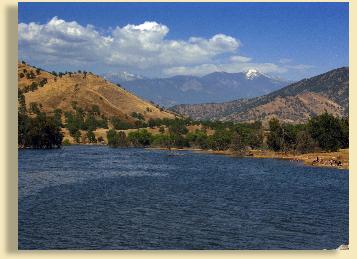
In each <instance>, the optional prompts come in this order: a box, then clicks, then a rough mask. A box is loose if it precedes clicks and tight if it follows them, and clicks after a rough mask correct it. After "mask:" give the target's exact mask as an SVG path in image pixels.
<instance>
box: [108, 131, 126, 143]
mask: <svg viewBox="0 0 357 259" xmlns="http://www.w3.org/2000/svg"><path fill="white" fill-rule="evenodd" d="M107 139H108V145H109V146H110V147H127V146H128V140H127V138H126V135H125V132H123V131H119V132H116V130H114V129H110V130H109V131H108V132H107Z"/></svg>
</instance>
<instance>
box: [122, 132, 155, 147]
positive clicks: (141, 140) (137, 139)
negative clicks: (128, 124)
mask: <svg viewBox="0 0 357 259" xmlns="http://www.w3.org/2000/svg"><path fill="white" fill-rule="evenodd" d="M151 136H152V135H151V133H149V132H148V131H147V130H146V129H139V130H137V131H132V132H130V133H129V134H128V140H129V141H130V142H131V143H132V145H133V146H136V147H138V146H144V147H145V146H149V145H150V144H151Z"/></svg>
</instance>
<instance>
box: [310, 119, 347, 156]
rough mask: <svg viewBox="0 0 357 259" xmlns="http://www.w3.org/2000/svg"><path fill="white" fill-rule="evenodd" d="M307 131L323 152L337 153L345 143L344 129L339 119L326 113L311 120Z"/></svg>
mask: <svg viewBox="0 0 357 259" xmlns="http://www.w3.org/2000/svg"><path fill="white" fill-rule="evenodd" d="M307 129H308V131H309V133H310V134H311V136H312V138H313V139H314V140H316V141H317V143H318V144H319V146H320V148H321V149H323V150H326V151H337V150H338V149H339V148H342V147H343V145H344V143H345V142H346V139H345V137H344V132H345V129H344V127H343V125H342V123H341V121H340V119H339V118H335V117H334V116H333V115H331V114H329V113H327V112H325V113H323V114H321V115H319V116H316V117H313V118H311V119H310V120H309V122H308V123H307Z"/></svg>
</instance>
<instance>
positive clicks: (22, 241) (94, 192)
mask: <svg viewBox="0 0 357 259" xmlns="http://www.w3.org/2000/svg"><path fill="white" fill-rule="evenodd" d="M348 175H349V172H348V171H347V170H337V169H328V168H315V167H308V166H304V165H302V164H301V163H298V162H290V161H284V160H275V159H254V158H233V157H228V156H221V155H212V154H202V153H194V152H191V151H180V152H176V153H172V152H169V151H164V150H148V149H136V148H127V149H112V148H109V147H106V146H69V147H64V148H62V149H53V150H19V183H18V184H19V187H18V188H19V189H18V191H19V200H18V205H19V212H18V213H19V220H18V223H19V230H18V235H19V237H18V240H19V249H334V248H337V247H338V246H339V245H341V244H345V243H348V234H349V233H348V222H349V221H348Z"/></svg>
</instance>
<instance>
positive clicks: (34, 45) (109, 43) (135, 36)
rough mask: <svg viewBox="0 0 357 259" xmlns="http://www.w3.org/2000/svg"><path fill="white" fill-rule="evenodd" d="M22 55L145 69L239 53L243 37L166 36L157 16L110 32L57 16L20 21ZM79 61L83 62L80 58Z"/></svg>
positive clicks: (167, 30) (199, 61) (164, 26)
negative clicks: (178, 38)
mask: <svg viewBox="0 0 357 259" xmlns="http://www.w3.org/2000/svg"><path fill="white" fill-rule="evenodd" d="M18 33H19V49H20V56H22V57H24V58H27V59H29V60H35V61H37V62H41V61H44V62H46V63H48V62H60V63H61V62H62V63H68V62H71V63H69V64H73V63H72V62H77V63H78V61H82V62H83V63H85V62H96V63H102V64H107V65H112V66H119V67H132V68H139V69H145V68H149V67H152V66H155V67H157V68H160V67H161V68H163V67H167V66H177V65H192V64H199V63H202V62H209V61H211V60H212V59H213V58H215V57H216V56H218V55H220V54H224V53H233V52H235V51H236V50H237V49H238V47H239V45H240V43H239V40H237V39H235V38H233V37H230V36H227V35H224V34H217V35H214V36H213V37H212V38H210V39H204V38H198V37H191V38H189V39H188V40H186V41H184V40H167V39H165V37H166V35H167V34H168V33H169V28H168V27H167V26H166V25H163V24H159V23H157V22H153V21H146V22H144V23H142V24H139V25H133V24H128V25H126V26H124V27H116V28H115V29H114V30H113V31H112V32H111V33H110V35H109V36H104V35H103V34H100V33H99V32H98V31H97V30H96V29H95V27H94V26H91V25H87V26H85V27H84V26H82V25H80V24H78V23H77V22H75V21H73V22H67V21H64V20H62V19H59V18H57V17H54V18H52V19H51V20H50V21H49V22H48V23H46V24H37V23H29V24H25V23H21V24H19V31H18ZM79 63H80V62H79Z"/></svg>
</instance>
